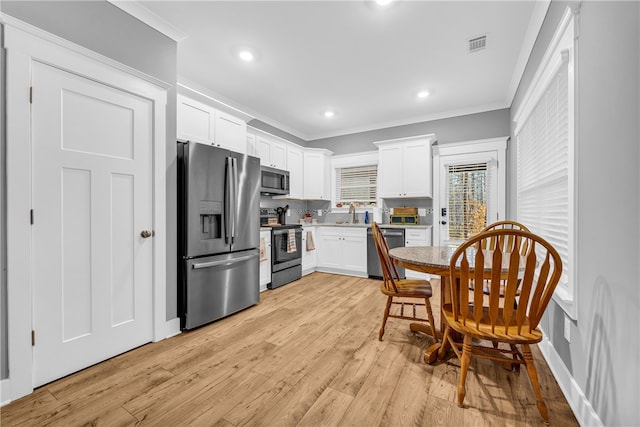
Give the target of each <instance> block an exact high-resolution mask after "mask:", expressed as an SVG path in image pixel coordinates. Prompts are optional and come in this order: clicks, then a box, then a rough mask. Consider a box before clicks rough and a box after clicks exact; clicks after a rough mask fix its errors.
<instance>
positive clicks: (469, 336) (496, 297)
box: [439, 229, 562, 423]
mask: <svg viewBox="0 0 640 427" xmlns="http://www.w3.org/2000/svg"><path fill="white" fill-rule="evenodd" d="M501 238H512V239H514V241H515V243H516V244H517V245H526V247H527V251H526V252H525V253H520V252H519V251H511V252H504V251H503V250H502V248H501V247H500V245H498V246H496V247H495V249H493V250H491V249H482V248H483V247H489V246H485V245H488V244H489V243H490V241H491V240H492V239H501ZM520 247H522V246H520ZM449 274H450V278H451V303H450V304H445V305H444V306H443V308H442V315H443V318H444V320H445V324H446V328H445V332H444V337H443V341H444V342H443V345H442V347H441V348H440V350H439V351H440V354H439V355H440V357H441V358H442V357H443V356H444V354H445V353H446V351H447V348H448V346H449V345H450V346H451V347H452V348H453V350H454V352H455V353H456V355H457V356H458V358H459V359H460V368H461V369H460V378H459V383H458V389H457V403H458V405H459V406H462V403H463V401H464V398H465V394H466V389H465V382H466V377H467V371H468V368H469V363H470V360H471V358H472V357H480V358H485V359H489V360H493V361H497V362H500V363H503V364H504V363H505V362H506V363H507V364H509V363H510V364H518V365H520V364H524V365H525V366H526V369H527V373H528V375H529V378H530V380H531V385H532V387H533V391H534V393H535V397H536V402H537V407H538V410H539V411H540V415H541V416H542V418H543V420H544V422H545V423H548V422H549V415H548V410H547V406H546V404H545V402H544V400H543V398H542V394H541V391H540V385H539V383H538V375H537V371H536V367H535V365H534V363H533V356H532V355H531V349H530V345H531V344H535V343H538V342H540V341H541V340H542V332H541V331H540V329H539V328H538V324H539V323H540V319H541V318H542V315H543V313H544V311H545V309H546V307H547V305H548V303H549V301H550V300H551V297H552V295H553V291H554V289H555V288H556V285H557V284H558V281H559V280H560V276H561V274H562V260H561V258H560V255H559V254H558V252H557V251H556V250H555V249H554V248H553V246H551V244H549V243H548V242H547V241H546V240H544V239H543V238H541V237H539V236H536V235H535V234H532V233H528V232H526V231H522V230H507V229H499V230H493V231H488V232H484V233H480V234H478V235H476V236H474V237H472V238H470V239H469V240H467V241H466V242H464V243H463V244H462V245H461V246H460V247H459V248H458V249H457V250H456V252H455V253H454V254H453V256H452V257H451V262H450V265H449ZM487 278H489V279H490V286H489V295H488V296H487V295H485V294H484V293H483V291H482V289H480V287H476V288H475V289H470V288H469V282H470V281H471V280H475V281H476V283H478V282H480V281H482V280H485V279H487ZM501 281H504V283H505V286H506V288H505V293H504V296H501V295H500V292H499V291H500V282H501ZM518 288H520V297H519V303H518V304H514V303H515V302H516V298H518V297H517V295H516V291H517V289H518ZM501 299H504V304H500V300H501ZM454 331H455V332H457V333H458V334H459V335H461V336H462V337H463V341H462V342H459V341H456V336H455V334H454V333H453V332H454ZM458 339H459V338H458ZM481 340H488V341H492V342H498V343H506V344H509V347H510V348H509V349H502V348H495V347H489V346H486V345H483V344H482V341H481ZM474 341H475V342H474ZM508 356H511V358H509V357H508Z"/></svg>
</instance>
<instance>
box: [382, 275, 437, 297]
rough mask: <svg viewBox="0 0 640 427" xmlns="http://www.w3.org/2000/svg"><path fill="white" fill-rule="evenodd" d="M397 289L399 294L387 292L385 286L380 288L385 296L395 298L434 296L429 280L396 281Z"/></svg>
mask: <svg viewBox="0 0 640 427" xmlns="http://www.w3.org/2000/svg"><path fill="white" fill-rule="evenodd" d="M396 288H398V292H393V291H389V290H387V289H386V288H385V286H384V284H383V285H381V286H380V290H381V291H382V293H383V294H385V295H389V296H394V297H408V298H430V297H431V295H432V294H433V290H432V289H431V283H430V282H429V281H428V280H414V279H401V280H396Z"/></svg>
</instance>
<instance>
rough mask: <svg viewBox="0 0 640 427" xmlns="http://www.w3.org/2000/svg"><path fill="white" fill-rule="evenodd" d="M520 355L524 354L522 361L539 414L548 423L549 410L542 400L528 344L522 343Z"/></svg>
mask: <svg viewBox="0 0 640 427" xmlns="http://www.w3.org/2000/svg"><path fill="white" fill-rule="evenodd" d="M522 355H523V356H524V362H525V364H526V365H527V373H528V374H529V379H530V380H531V385H532V386H533V391H534V393H535V394H536V401H537V402H536V405H537V406H538V411H540V415H542V419H543V420H544V423H545V424H549V412H548V411H547V404H546V403H544V400H542V392H540V384H539V383H538V372H537V371H536V366H535V365H534V364H533V355H532V354H531V349H530V348H529V344H522Z"/></svg>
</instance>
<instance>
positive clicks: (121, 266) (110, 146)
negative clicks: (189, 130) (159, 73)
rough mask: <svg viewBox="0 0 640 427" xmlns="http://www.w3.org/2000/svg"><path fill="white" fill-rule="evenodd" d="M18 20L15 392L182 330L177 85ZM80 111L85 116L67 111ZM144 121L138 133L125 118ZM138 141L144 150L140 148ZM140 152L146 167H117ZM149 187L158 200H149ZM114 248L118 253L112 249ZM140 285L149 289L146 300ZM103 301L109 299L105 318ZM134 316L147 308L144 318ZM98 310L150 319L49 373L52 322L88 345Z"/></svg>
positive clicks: (12, 63) (11, 293)
mask: <svg viewBox="0 0 640 427" xmlns="http://www.w3.org/2000/svg"><path fill="white" fill-rule="evenodd" d="M9 21H10V22H4V47H5V48H6V49H7V54H6V55H7V62H6V76H7V77H6V87H7V90H6V106H7V108H6V117H7V122H6V123H7V128H6V132H7V172H6V173H7V201H8V202H7V267H8V268H7V288H8V300H7V302H6V307H7V316H8V329H9V330H8V335H9V336H8V343H7V347H8V352H9V358H8V359H9V360H8V364H9V373H10V374H9V375H10V378H9V379H7V380H6V381H8V382H9V387H8V389H9V390H10V393H9V394H10V395H9V396H3V398H4V399H5V400H6V401H9V400H15V399H17V398H19V397H22V396H24V395H26V394H29V393H31V392H32V391H33V388H34V386H36V385H39V384H42V383H44V382H47V381H50V380H52V379H55V377H57V376H60V375H65V374H66V373H68V372H70V371H74V370H77V369H81V368H82V367H86V366H87V365H88V364H92V363H96V362H97V361H100V360H103V359H104V358H108V357H110V356H112V355H113V354H117V353H118V352H123V351H126V350H127V349H130V348H132V347H133V346H137V345H139V344H140V343H143V342H149V341H153V340H160V339H163V338H165V337H167V336H169V335H170V334H171V333H172V331H169V324H170V322H169V321H167V319H166V270H165V267H164V266H165V262H166V242H165V235H166V233H165V221H164V215H165V212H166V206H165V197H166V196H165V182H164V173H165V170H166V167H165V158H166V153H165V147H166V102H167V87H168V86H167V85H165V84H163V83H162V82H160V81H157V80H154V79H153V78H150V77H148V76H143V75H142V74H141V73H136V72H135V71H133V70H131V69H130V68H128V67H126V66H123V65H121V64H119V63H116V62H114V61H112V60H110V59H109V58H105V57H102V56H101V55H98V54H96V53H94V52H92V51H89V50H87V49H85V48H82V47H80V46H77V45H75V44H73V43H70V42H67V41H65V40H62V39H59V38H57V37H55V36H52V35H49V34H46V33H44V32H42V31H39V30H38V31H37V32H35V33H34V32H32V29H31V27H29V26H24V25H23V24H21V23H20V22H19V21H15V22H14V21H12V20H9ZM47 91H49V93H47ZM61 98H64V101H63V102H59V101H60V99H61ZM32 101H33V103H32ZM136 116H137V117H138V118H134V117H136ZM68 119H70V120H71V122H65V120H68ZM32 120H33V123H32ZM132 123H133V124H135V126H133V125H132ZM134 127H135V130H134V132H133V134H131V133H129V131H126V130H125V129H129V130H131V129H132V128H134ZM138 128H140V129H138ZM65 132H67V133H65ZM136 132H139V133H136ZM91 133H93V136H95V137H90V136H91ZM87 135H89V137H87ZM61 138H62V139H63V141H61ZM101 138H103V139H101ZM104 138H107V139H108V140H109V142H108V143H105V139H104ZM115 139H117V142H115V141H114V140H115ZM132 141H136V142H133V143H131V142H132ZM138 142H139V143H138ZM136 145H139V146H140V147H141V148H143V151H137V149H136V148H133V147H135V146H136ZM141 156H142V157H146V159H143V158H142V157H141ZM132 159H136V160H135V161H133V162H132V163H136V166H135V167H133V169H130V170H126V168H124V167H120V166H118V165H117V164H118V163H126V162H127V161H131V160H132ZM138 160H139V162H138ZM47 168H49V169H50V170H46V169H47ZM138 184H140V185H139V186H138ZM114 197H115V198H114ZM116 199H117V200H118V202H117V203H112V202H113V200H116ZM136 199H139V200H140V202H141V204H142V205H144V206H138V207H136V203H138V202H137V201H136ZM138 208H139V212H136V210H137V209H138ZM142 228H145V229H148V230H153V231H155V237H154V238H152V239H146V240H145V239H142V237H141V236H140V234H139V233H140V231H141V229H142ZM113 230H117V231H116V232H112V231H113ZM56 233H58V236H57V237H56V236H55V234H56ZM131 234H133V236H131ZM50 237H53V239H50ZM107 240H108V242H106V241H107ZM105 242H106V243H105ZM101 251H102V252H101ZM105 254H108V260H103V259H102V258H103V256H105ZM127 254H129V255H130V256H127ZM47 265H48V266H52V269H51V270H50V269H48V268H49V267H48V266H47ZM105 266H108V268H107V270H105ZM114 266H115V267H116V268H115V269H114ZM109 268H111V269H112V270H111V271H110V272H109V273H108V274H104V273H105V272H106V271H108V269H109ZM50 273H51V274H50ZM138 274H139V276H136V275H138ZM117 275H119V276H118V277H116V276H117ZM87 278H88V279H87ZM105 278H108V279H105ZM51 283H57V284H56V285H55V286H54V287H53V288H55V289H56V290H55V291H54V293H53V296H51V295H49V294H46V292H48V291H49V289H47V287H48V286H49V285H50V284H51ZM98 283H100V286H94V285H97V284H98ZM105 283H106V284H105ZM138 284H140V286H141V287H139V286H138ZM143 289H146V290H144V291H143ZM138 295H140V296H141V297H142V299H146V301H135V299H136V298H137V297H138ZM107 298H108V299H109V301H105V300H106V299H107ZM42 306H45V307H46V308H45V310H41V307H42ZM51 308H54V309H55V310H57V311H58V318H57V320H56V323H54V322H52V324H51V325H49V324H47V322H48V321H49V320H50V319H54V320H55V315H54V316H53V317H51V316H50V314H47V313H48V310H49V309H51ZM61 308H62V309H61ZM69 308H72V309H70V310H67V309H69ZM99 310H105V311H104V312H103V313H102V314H100V315H99V316H97V317H96V316H95V314H96V311H99ZM40 316H44V317H42V318H41V317H40ZM133 318H136V319H137V318H140V319H142V318H144V319H145V320H144V322H140V323H138V322H137V321H134V320H132V319H133ZM96 319H108V324H109V325H110V326H109V327H115V329H117V328H118V327H121V326H122V327H125V328H127V327H129V326H130V325H140V331H139V332H140V333H138V332H136V333H132V336H135V339H134V340H132V341H131V342H126V343H125V344H124V345H121V344H122V343H123V342H124V341H126V340H127V339H128V338H127V339H125V340H123V339H122V337H123V336H124V335H127V336H128V335H129V331H124V330H120V331H119V332H118V333H111V334H112V336H111V338H109V339H107V341H106V342H107V343H108V342H111V343H112V344H113V342H114V341H116V342H118V345H120V347H117V346H115V345H110V344H109V345H107V346H108V347H109V350H108V351H104V348H102V350H100V349H98V350H94V349H93V348H92V344H87V345H84V344H83V345H84V346H83V347H82V348H73V349H70V350H69V351H68V352H66V353H65V352H62V353H56V354H58V355H62V356H61V357H62V358H66V359H73V360H64V363H61V364H62V365H65V366H66V365H69V366H71V368H69V366H66V367H65V368H64V369H62V370H60V371H59V372H57V373H54V374H53V375H49V372H50V371H51V370H50V369H49V368H50V367H49V368H45V369H44V372H46V373H47V374H45V375H42V374H41V372H39V371H38V370H39V368H40V365H41V364H43V363H46V359H47V358H51V359H53V360H58V361H59V360H61V359H60V357H56V356H51V355H49V354H48V350H47V347H46V344H45V343H44V342H43V340H46V339H49V338H50V336H49V335H50V334H49V331H48V330H47V328H48V327H50V328H51V330H55V331H56V334H57V337H55V339H56V340H58V342H61V343H63V344H65V345H67V344H69V345H71V346H74V345H76V344H77V343H79V342H81V341H83V340H84V339H85V338H86V337H88V336H89V335H91V334H92V333H93V332H94V331H97V329H98V325H99V324H100V322H99V321H98V320H96ZM173 323H174V322H171V325H172V324H173ZM61 325H64V327H62V329H61ZM101 327H102V326H101ZM136 327H138V326H136ZM36 328H38V329H41V330H44V332H43V333H38V330H37V329H36ZM43 328H44V329H43ZM105 330H106V329H105ZM61 337H63V338H62V339H61ZM102 337H103V338H104V336H102ZM34 338H35V340H34ZM109 340H111V341H109ZM87 341H89V340H87ZM94 341H96V340H94ZM99 341H100V342H102V341H103V340H102V339H100V340H99ZM34 342H35V346H34V345H33V343H34ZM40 344H43V345H44V347H40V348H43V349H44V351H43V352H42V354H39V353H38V352H39V350H40V348H37V347H38V346H39V345H40ZM93 344H95V342H94V343H93ZM93 346H95V345H93ZM98 346H99V345H98ZM65 351H67V350H65ZM85 351H86V353H85ZM96 355H97V356H96ZM76 362H77V363H76ZM43 366H44V365H43ZM57 367H58V366H56V368H57ZM69 369H70V370H69ZM65 372H66V373H65Z"/></svg>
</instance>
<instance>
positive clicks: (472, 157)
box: [433, 137, 507, 246]
mask: <svg viewBox="0 0 640 427" xmlns="http://www.w3.org/2000/svg"><path fill="white" fill-rule="evenodd" d="M506 141H507V138H506V137H505V138H499V139H492V140H482V141H471V142H465V143H455V144H443V145H438V146H434V157H433V174H434V177H433V182H434V200H433V205H434V223H433V242H434V245H438V246H457V245H459V244H460V243H462V242H463V241H465V240H466V239H468V238H469V237H471V236H473V235H474V234H477V233H478V232H479V231H481V230H482V229H483V228H484V227H485V226H487V225H488V224H491V223H493V222H495V221H499V220H502V219H504V216H505V194H506V189H505V167H504V165H505V152H506Z"/></svg>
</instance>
